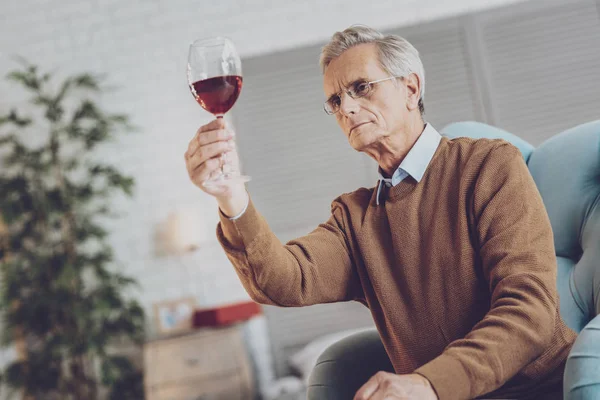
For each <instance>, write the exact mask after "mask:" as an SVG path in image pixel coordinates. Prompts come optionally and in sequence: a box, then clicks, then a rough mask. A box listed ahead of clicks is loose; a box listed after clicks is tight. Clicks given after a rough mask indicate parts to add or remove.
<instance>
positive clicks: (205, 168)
mask: <svg viewBox="0 0 600 400" xmlns="http://www.w3.org/2000/svg"><path fill="white" fill-rule="evenodd" d="M220 169H221V157H214V158H211V159H210V160H206V161H205V162H204V163H202V165H201V166H200V167H198V168H197V169H196V170H195V171H193V172H192V174H191V178H192V181H193V182H194V183H200V184H202V182H204V181H207V180H209V179H211V177H213V176H214V175H215V174H216V173H217V172H219V170H220Z"/></svg>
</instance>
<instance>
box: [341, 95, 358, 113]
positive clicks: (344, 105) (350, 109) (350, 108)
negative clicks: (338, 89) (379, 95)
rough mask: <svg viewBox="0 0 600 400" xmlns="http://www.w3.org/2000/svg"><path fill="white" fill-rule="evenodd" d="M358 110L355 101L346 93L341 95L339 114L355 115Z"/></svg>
mask: <svg viewBox="0 0 600 400" xmlns="http://www.w3.org/2000/svg"><path fill="white" fill-rule="evenodd" d="M359 109H360V105H359V104H358V101H357V100H356V99H353V98H352V97H350V95H349V94H348V93H342V95H341V98H340V112H341V113H342V114H343V115H351V114H356V113H357V112H358V110H359Z"/></svg>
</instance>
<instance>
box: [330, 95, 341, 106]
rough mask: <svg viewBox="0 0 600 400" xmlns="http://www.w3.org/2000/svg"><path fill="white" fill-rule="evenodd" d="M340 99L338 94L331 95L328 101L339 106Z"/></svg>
mask: <svg viewBox="0 0 600 400" xmlns="http://www.w3.org/2000/svg"><path fill="white" fill-rule="evenodd" d="M341 102H342V101H341V100H340V96H333V97H332V98H331V99H330V100H329V103H330V104H331V105H332V106H333V107H339V105H340V104H341Z"/></svg>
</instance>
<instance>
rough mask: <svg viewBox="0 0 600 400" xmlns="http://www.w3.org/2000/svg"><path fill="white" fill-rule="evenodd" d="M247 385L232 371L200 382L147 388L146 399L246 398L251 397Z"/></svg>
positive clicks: (228, 399)
mask: <svg viewBox="0 0 600 400" xmlns="http://www.w3.org/2000/svg"><path fill="white" fill-rule="evenodd" d="M249 385H250V382H247V381H245V380H244V379H242V376H239V375H237V374H236V373H235V372H234V373H233V374H231V375H223V376H218V377H217V376H213V377H212V378H211V379H207V380H206V381H202V382H194V383H188V384H180V385H169V384H166V385H162V386H156V387H152V388H148V389H147V390H146V400H248V399H251V398H252V397H251V396H252V388H251V387H250V386H249ZM249 396H250V397H249Z"/></svg>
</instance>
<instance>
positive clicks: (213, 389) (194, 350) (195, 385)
mask: <svg viewBox="0 0 600 400" xmlns="http://www.w3.org/2000/svg"><path fill="white" fill-rule="evenodd" d="M144 372H145V374H144V388H145V392H146V399H147V400H204V399H206V400H216V399H218V400H221V399H222V400H235V399H239V400H247V399H253V398H254V395H255V392H254V390H255V389H254V382H253V377H252V367H251V363H250V360H249V357H248V352H247V351H246V347H245V345H244V339H243V335H242V331H241V325H233V326H228V327H221V328H203V329H200V330H197V331H194V332H193V333H190V334H187V335H184V336H178V337H172V338H165V339H157V340H154V341H151V342H148V343H146V344H145V345H144Z"/></svg>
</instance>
